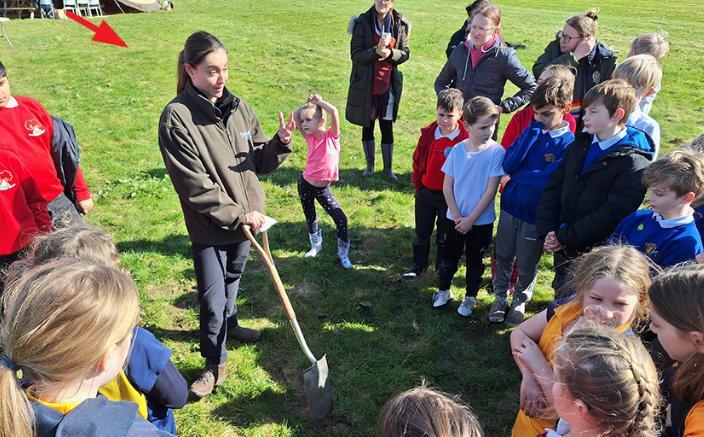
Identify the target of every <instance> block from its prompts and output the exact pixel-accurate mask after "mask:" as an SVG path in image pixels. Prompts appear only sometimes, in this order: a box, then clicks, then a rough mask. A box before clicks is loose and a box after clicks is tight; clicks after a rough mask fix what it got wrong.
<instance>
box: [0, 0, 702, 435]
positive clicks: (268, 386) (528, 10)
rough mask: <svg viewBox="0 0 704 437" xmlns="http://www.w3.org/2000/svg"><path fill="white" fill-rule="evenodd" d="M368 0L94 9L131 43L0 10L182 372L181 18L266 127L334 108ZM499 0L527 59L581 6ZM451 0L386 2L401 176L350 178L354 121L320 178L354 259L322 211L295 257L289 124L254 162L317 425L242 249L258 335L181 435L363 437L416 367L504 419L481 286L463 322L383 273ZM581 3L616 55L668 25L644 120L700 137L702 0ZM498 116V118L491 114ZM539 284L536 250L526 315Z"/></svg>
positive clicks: (285, 335)
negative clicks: (315, 397) (316, 370)
mask: <svg viewBox="0 0 704 437" xmlns="http://www.w3.org/2000/svg"><path fill="white" fill-rule="evenodd" d="M370 3H371V2H369V1H365V2H360V1H354V2H352V1H349V0H329V1H327V2H318V3H316V2H307V3H302V4H300V3H294V2H289V1H283V0H258V1H253V0H240V1H230V0H208V1H206V0H198V1H196V0H180V1H177V2H176V9H175V11H173V12H171V13H154V14H131V15H126V16H122V15H120V16H112V17H109V18H108V21H109V23H110V24H111V25H112V26H113V27H114V29H115V30H116V31H117V32H118V33H119V34H120V36H121V37H122V38H123V39H124V40H125V41H126V42H127V44H128V45H129V48H128V49H120V48H116V47H110V46H105V45H100V44H96V43H92V42H90V41H89V40H90V34H89V32H88V30H87V29H85V28H82V27H80V26H78V25H77V24H75V23H73V22H70V21H48V20H43V21H42V20H34V21H29V20H24V21H21V22H19V21H13V22H11V23H9V24H6V28H7V30H8V32H9V34H10V37H11V38H12V41H13V43H14V44H15V48H14V49H9V48H6V46H3V45H2V44H4V42H3V41H0V46H2V48H1V49H0V50H2V51H1V52H0V60H2V61H3V62H4V63H5V65H6V66H7V68H8V70H9V73H10V79H11V83H12V89H13V91H14V93H15V94H17V95H30V96H33V97H35V98H36V99H38V100H39V101H41V102H42V103H43V104H44V105H45V106H46V107H47V109H48V110H49V111H50V112H51V113H54V114H57V115H60V116H62V117H64V118H66V119H67V120H69V121H70V122H71V123H73V124H74V125H75V126H76V131H77V132H78V135H79V138H80V140H81V144H82V147H83V149H82V150H83V155H82V157H83V161H82V163H83V164H82V166H83V169H84V172H85V173H86V176H87V179H88V182H89V184H90V186H91V188H92V191H93V192H94V193H95V197H96V201H97V206H96V209H95V212H94V213H93V214H91V215H90V216H89V218H88V221H89V222H90V223H92V224H95V225H98V226H101V227H103V228H105V229H107V230H108V231H109V232H110V233H111V234H112V235H113V236H114V238H115V240H116V242H117V244H118V246H119V249H120V250H121V252H122V258H123V260H124V263H125V264H126V265H127V266H128V267H129V268H130V269H131V271H132V274H133V276H134V278H135V280H136V281H137V283H138V285H139V287H140V290H141V294H142V303H143V305H142V316H143V319H144V321H145V323H146V326H147V327H148V328H149V329H151V330H153V331H154V332H155V334H157V336H158V337H159V338H161V339H162V340H163V341H164V342H165V343H166V345H167V346H169V347H170V348H172V349H173V350H174V355H173V359H174V361H175V363H176V365H177V367H178V368H179V369H180V370H181V371H182V373H183V374H184V375H185V377H186V378H187V379H189V380H191V379H193V378H194V377H195V375H196V374H197V372H198V370H199V369H200V368H201V366H202V364H203V361H202V359H201V357H200V355H199V353H198V337H197V329H198V310H197V301H196V293H195V291H194V288H193V287H194V284H195V280H194V274H193V267H192V263H191V260H190V256H189V253H190V252H189V243H188V238H187V236H186V233H185V228H184V225H183V219H182V215H181V210H180V207H179V204H178V201H177V197H176V194H175V193H174V190H173V188H172V186H171V182H170V180H169V178H168V176H165V173H164V168H163V163H162V161H161V157H160V154H159V151H158V145H157V136H156V127H157V122H158V118H159V114H160V112H161V110H162V108H163V107H164V105H165V104H166V103H167V102H168V101H169V100H170V99H171V98H172V97H173V95H174V90H175V82H176V79H175V64H176V57H177V54H178V52H179V51H180V50H181V48H182V45H183V42H184V40H185V38H186V37H187V36H188V35H189V34H190V33H191V32H193V31H195V30H200V29H204V30H208V31H210V32H212V33H214V34H215V35H217V36H219V37H220V38H221V39H222V40H223V41H224V42H225V44H226V45H227V47H228V49H229V56H230V78H231V82H230V84H229V87H230V89H232V90H233V92H234V93H236V94H237V95H240V96H242V97H244V98H245V99H246V100H248V101H249V102H250V103H251V104H252V106H253V107H254V108H255V109H256V110H257V112H258V114H259V117H260V119H261V121H262V124H263V126H264V128H265V131H266V132H268V133H270V134H273V133H274V132H275V130H276V128H277V113H278V112H279V111H285V112H287V111H291V110H292V109H293V108H294V107H295V106H297V105H298V104H300V103H302V102H303V100H304V99H305V97H306V95H307V94H308V93H309V92H311V91H316V92H319V93H321V94H322V95H323V96H324V97H325V98H326V99H327V100H329V101H330V102H332V103H334V104H336V105H337V106H338V107H339V108H340V109H341V110H343V109H344V105H345V99H346V93H347V84H348V77H349V71H350V61H349V57H348V51H349V36H348V35H347V34H346V33H345V30H346V26H347V22H348V20H349V18H350V17H351V16H352V15H353V14H357V13H360V12H362V11H364V10H366V9H367V8H368V7H369V5H370ZM500 3H501V6H502V7H503V14H504V26H503V28H504V34H505V37H506V39H507V40H508V41H510V42H513V43H522V44H525V45H526V49H523V50H519V52H518V53H519V57H520V58H521V60H522V61H523V63H524V64H525V65H526V66H528V67H530V66H531V65H532V62H533V61H534V60H535V59H536V58H537V57H538V55H539V54H540V53H541V52H542V49H543V48H544V46H545V45H546V44H547V42H548V41H549V40H550V39H551V37H552V35H553V34H554V31H555V30H557V29H558V28H560V27H561V25H562V23H563V20H564V19H565V18H567V17H568V16H570V15H572V14H573V13H577V12H582V11H584V10H585V9H586V7H587V4H586V3H583V2H555V1H554V0H553V1H549V2H548V1H545V0H535V1H530V2H525V1H518V0H510V1H509V0H505V1H501V2H500ZM464 5H465V2H460V1H451V0H436V1H434V2H428V1H424V0H399V1H398V3H397V7H398V8H399V9H400V10H401V11H402V12H403V13H404V14H405V15H406V16H407V17H408V18H409V20H410V21H411V22H412V23H413V33H412V36H411V39H410V46H411V58H410V60H409V61H408V62H407V63H406V64H404V65H403V66H402V67H401V70H402V71H403V72H404V75H405V89H404V96H403V100H402V103H401V110H400V118H399V120H398V122H397V124H396V128H395V133H396V137H397V152H396V161H395V164H394V168H395V171H396V173H397V174H398V175H399V176H400V180H401V182H400V183H398V184H392V183H389V182H387V181H386V180H384V179H383V178H382V177H381V176H375V177H373V178H371V179H366V178H362V177H361V170H360V169H361V168H362V165H363V157H362V151H361V147H360V146H359V140H360V129H359V128H357V127H355V126H351V125H349V124H348V123H346V122H345V123H343V125H342V131H343V132H342V139H343V141H342V143H343V146H342V147H343V152H342V160H341V178H342V179H341V181H340V183H339V184H338V185H337V186H335V187H334V190H333V191H334V193H335V194H336V196H337V198H338V200H339V201H340V203H341V204H342V206H343V208H344V209H345V211H346V212H347V214H348V216H349V219H350V227H351V238H352V252H351V258H352V260H353V262H354V263H355V269H354V270H352V271H343V270H342V269H341V268H339V267H338V265H337V260H336V258H335V250H334V245H333V235H334V229H333V225H332V222H331V220H330V219H329V218H328V217H327V216H325V215H321V221H322V226H323V230H324V235H325V238H326V239H325V244H326V245H325V250H324V253H323V254H322V255H321V256H319V257H318V258H316V259H314V260H305V259H303V253H304V252H305V250H307V247H306V246H307V235H306V229H305V224H304V220H303V214H302V212H301V211H300V205H299V203H298V197H297V194H296V186H295V181H296V179H297V175H298V173H299V171H300V170H301V169H302V167H303V165H304V161H305V147H304V144H303V142H302V141H301V140H300V139H299V138H296V139H295V153H294V154H293V155H292V156H291V157H290V158H289V159H288V161H287V162H286V163H285V164H284V166H283V167H282V168H281V169H279V170H278V171H277V172H276V173H274V174H273V175H271V176H268V177H264V178H262V180H263V184H264V187H265V190H266V193H267V205H268V206H267V212H268V213H269V214H270V215H272V216H274V217H276V218H277V219H278V220H279V221H280V222H281V224H279V225H277V226H276V227H275V228H274V229H273V230H272V231H271V238H272V247H273V249H274V256H275V258H276V263H277V266H278V267H279V270H280V272H281V276H282V278H283V281H284V283H285V285H286V287H287V289H288V291H289V293H290V296H291V300H292V302H293V305H294V307H295V308H296V310H297V313H298V316H299V319H300V322H301V325H302V327H303V331H304V333H305V334H306V336H307V339H308V342H309V344H310V346H311V348H312V350H313V351H314V353H316V354H318V355H322V354H323V353H326V354H327V357H328V362H329V365H330V370H331V375H332V377H333V378H334V382H335V403H336V405H335V410H334V412H333V414H332V417H331V418H330V420H329V422H327V423H325V424H322V425H318V426H316V425H313V424H311V423H310V421H309V420H308V418H307V416H306V414H307V412H306V407H305V400H304V394H303V392H302V372H303V370H304V369H305V368H306V367H307V363H306V360H305V358H304V356H303V355H302V353H301V352H300V351H299V349H298V347H297V345H296V342H295V339H294V337H293V335H292V333H291V331H290V329H289V327H288V324H287V321H286V319H285V317H284V316H283V314H282V312H281V310H280V306H279V304H278V300H277V298H276V296H275V293H274V291H273V288H272V286H271V283H270V281H269V278H268V276H267V274H266V271H265V269H264V268H263V264H262V262H261V261H260V260H259V259H258V257H257V256H254V255H253V256H252V257H251V259H250V263H249V266H248V268H247V272H246V274H245V277H244V279H243V281H242V290H241V295H240V299H239V304H240V314H241V318H242V322H243V323H244V324H245V325H247V326H251V327H255V328H258V329H261V330H262V332H263V336H262V339H261V341H260V342H259V343H258V344H256V345H254V346H235V345H232V346H231V347H230V349H229V350H230V358H229V368H230V371H231V373H232V376H231V377H230V379H229V380H228V381H227V383H226V384H225V385H224V386H223V387H221V388H220V389H219V390H218V391H217V393H216V394H214V395H213V396H211V397H209V398H207V399H205V400H202V401H201V402H197V403H193V404H189V405H187V406H186V407H185V408H184V409H183V410H181V411H178V412H177V413H176V418H177V422H178V427H179V430H180V432H181V434H182V435H187V436H196V435H252V436H294V435H295V436H315V435H333V436H343V435H344V436H348V435H354V436H357V435H359V436H362V435H371V434H373V432H374V426H375V422H376V419H377V415H378V412H379V410H380V408H381V407H382V405H383V404H384V402H386V400H387V399H388V398H389V397H391V396H392V395H393V394H395V393H397V392H399V391H402V390H405V389H408V388H410V387H413V386H416V385H418V384H419V383H420V381H421V380H423V379H425V380H426V381H428V382H429V383H430V384H432V385H434V386H436V387H439V388H440V389H443V390H445V391H448V392H451V393H456V394H459V395H461V396H462V398H463V399H464V400H466V401H468V402H469V403H470V404H471V405H472V407H473V408H474V410H475V411H476V413H477V414H478V415H479V418H480V419H481V421H482V423H483V425H484V428H485V430H486V432H487V434H488V435H493V436H503V435H508V434H509V432H510V427H511V424H512V421H513V417H514V414H515V412H516V410H517V405H518V385H519V375H518V372H517V370H516V368H515V366H514V364H513V361H512V359H511V357H510V353H509V345H508V334H509V332H510V330H509V329H507V328H505V327H494V326H489V325H488V324H487V323H485V322H484V319H485V316H486V312H487V310H488V305H490V302H491V300H490V299H489V298H488V297H487V296H486V293H485V292H484V291H482V293H480V300H479V306H478V311H477V315H476V317H473V318H471V319H469V320H465V319H461V318H460V317H459V316H457V314H456V313H455V312H454V306H453V307H452V308H450V309H447V310H441V311H433V310H431V308H430V295H431V293H432V292H433V291H434V285H435V279H434V275H433V274H427V275H425V276H424V277H422V278H421V279H419V280H417V281H415V282H403V281H401V280H400V278H399V275H400V273H401V272H402V271H403V269H404V268H405V267H408V266H409V265H410V263H411V240H412V237H413V197H412V188H411V184H410V181H409V176H410V167H411V154H412V151H413V147H414V145H415V142H416V140H417V136H418V132H419V129H420V128H421V127H422V126H424V125H426V124H427V123H429V122H430V121H431V120H432V119H433V113H434V109H435V108H434V104H435V100H434V99H435V97H434V93H433V87H432V84H433V81H434V79H435V75H436V74H437V73H438V72H439V70H440V68H441V66H442V63H443V62H444V49H445V44H446V42H447V40H448V38H449V36H450V34H451V33H452V32H454V31H455V30H456V29H457V27H458V26H459V25H460V24H461V23H462V21H463V20H464V9H463V8H464ZM592 5H594V6H599V7H601V12H600V16H601V18H600V23H601V38H602V39H603V40H604V41H605V42H606V43H607V44H608V45H610V46H611V47H612V48H614V49H615V50H617V51H618V52H619V53H621V54H622V55H623V54H625V53H627V51H628V45H629V43H630V41H631V39H632V38H633V37H634V36H635V35H637V34H639V33H643V32H647V31H653V30H656V29H658V28H664V29H666V30H667V31H668V32H669V34H670V38H671V42H672V49H671V52H670V54H669V56H668V57H667V58H665V62H664V81H663V89H662V91H661V92H660V93H659V95H658V98H657V100H656V103H655V106H654V109H653V112H652V113H651V115H653V116H654V118H655V119H657V120H658V121H659V122H660V125H661V128H662V137H663V148H664V149H665V150H667V149H669V148H671V147H674V146H676V145H679V144H682V143H685V142H687V141H689V140H690V139H691V138H693V137H694V136H696V135H698V134H701V133H702V131H704V123H703V120H704V113H703V111H704V92H702V90H703V89H704V85H703V84H702V77H704V70H702V65H704V64H703V62H702V61H704V59H702V58H703V57H702V53H704V30H703V29H702V27H701V25H700V23H702V22H704V9H702V8H701V4H700V2H699V1H698V0H692V1H681V2H669V3H668V4H667V5H664V4H663V3H662V2H660V1H654V0H650V1H630V0H629V1H626V0H612V1H608V2H607V1H601V0H600V1H594V2H592ZM448 23H449V24H448ZM514 91H515V88H513V87H509V88H508V89H507V93H508V92H514ZM507 122H508V117H504V118H503V120H502V126H505V125H506V123H507ZM487 276H488V273H487ZM457 277H458V279H457V280H456V282H455V286H454V287H453V292H454V294H455V296H459V295H460V294H461V292H462V282H463V278H464V271H463V270H461V271H460V272H459V273H458V275H457ZM550 280H551V261H550V260H549V259H548V258H547V257H545V258H544V259H543V261H542V264H541V272H540V276H539V286H538V291H537V294H536V297H535V299H534V301H533V302H532V303H531V305H530V307H529V310H530V311H531V312H533V311H538V310H540V309H542V308H543V307H544V306H545V304H546V302H547V301H548V300H549V299H550V297H551V292H550V288H549V281H550ZM414 321H415V322H416V323H417V325H418V327H419V332H416V330H414V328H413V327H412V324H413V322H414Z"/></svg>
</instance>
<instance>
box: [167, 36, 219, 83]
mask: <svg viewBox="0 0 704 437" xmlns="http://www.w3.org/2000/svg"><path fill="white" fill-rule="evenodd" d="M217 49H223V50H226V49H225V46H224V45H223V43H222V41H220V40H219V39H218V38H217V37H216V36H214V35H211V34H209V33H208V32H205V31H202V30H201V31H198V32H196V33H194V34H192V35H191V36H189V37H188V39H186V42H185V43H184V45H183V50H181V53H179V54H178V65H177V67H176V72H177V74H178V84H177V85H176V94H179V93H181V91H183V89H184V88H186V82H187V81H188V74H187V73H186V69H185V67H184V65H185V64H188V65H192V66H196V65H198V64H200V63H201V62H202V61H203V58H205V57H206V56H208V55H209V54H210V53H212V52H214V51H215V50H217Z"/></svg>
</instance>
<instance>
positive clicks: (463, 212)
mask: <svg viewBox="0 0 704 437" xmlns="http://www.w3.org/2000/svg"><path fill="white" fill-rule="evenodd" d="M498 117H499V111H498V108H497V106H496V105H494V104H493V103H492V101H491V100H489V99H488V98H486V97H474V98H472V99H470V100H469V102H467V104H466V105H465V108H464V113H463V114H462V120H463V121H464V122H465V128H466V129H467V132H468V134H469V138H467V139H466V140H464V141H462V142H461V143H459V144H457V145H456V146H455V147H453V148H452V151H450V154H449V156H448V157H447V160H446V161H445V164H444V165H443V166H442V171H443V172H444V173H445V180H444V182H443V193H444V194H445V200H446V201H447V219H446V225H445V226H446V229H447V237H446V241H445V247H444V248H443V252H442V260H441V262H440V272H439V274H438V291H437V292H436V293H434V294H433V307H434V308H438V307H441V306H443V305H445V304H447V302H448V301H450V300H451V299H452V293H451V292H450V285H451V283H452V277H453V276H454V275H455V272H456V271H457V266H458V263H459V260H460V258H461V257H462V254H463V253H464V254H465V255H466V257H467V279H466V280H467V287H466V294H465V297H464V300H463V301H462V304H461V305H460V306H459V308H458V309H457V312H458V313H459V314H460V315H461V316H464V317H468V316H469V315H471V314H472V311H473V309H474V305H475V303H476V301H477V293H478V292H479V285H480V283H481V279H482V273H483V272H484V261H483V258H484V252H486V249H487V247H488V246H489V244H490V243H491V234H492V229H493V227H494V220H495V219H496V212H495V211H494V198H495V197H496V190H497V188H498V187H499V181H500V180H501V176H503V174H504V171H503V169H502V168H501V163H502V161H503V159H504V155H505V154H506V151H505V150H504V148H503V147H501V145H500V144H499V143H497V142H495V141H494V140H492V139H491V137H492V135H493V134H494V129H495V127H496V121H497V119H498Z"/></svg>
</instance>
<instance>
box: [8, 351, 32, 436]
mask: <svg viewBox="0 0 704 437" xmlns="http://www.w3.org/2000/svg"><path fill="white" fill-rule="evenodd" d="M33 436H34V411H33V410H32V407H31V405H30V404H29V401H28V400H27V396H25V394H24V391H22V387H20V383H19V380H18V379H17V372H16V371H15V370H14V369H10V368H8V367H7V366H5V365H3V364H0V437H33Z"/></svg>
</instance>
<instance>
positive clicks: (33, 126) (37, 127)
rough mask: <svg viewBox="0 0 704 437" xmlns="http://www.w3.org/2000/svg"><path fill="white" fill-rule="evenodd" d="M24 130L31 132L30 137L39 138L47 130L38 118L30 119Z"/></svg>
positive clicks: (26, 122) (25, 123)
mask: <svg viewBox="0 0 704 437" xmlns="http://www.w3.org/2000/svg"><path fill="white" fill-rule="evenodd" d="M24 128H25V129H27V130H28V131H29V136H30V137H38V136H40V135H42V134H43V133H44V132H46V130H45V129H44V126H42V124H41V123H40V122H39V120H37V119H36V118H30V119H29V120H27V121H25V122H24Z"/></svg>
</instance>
